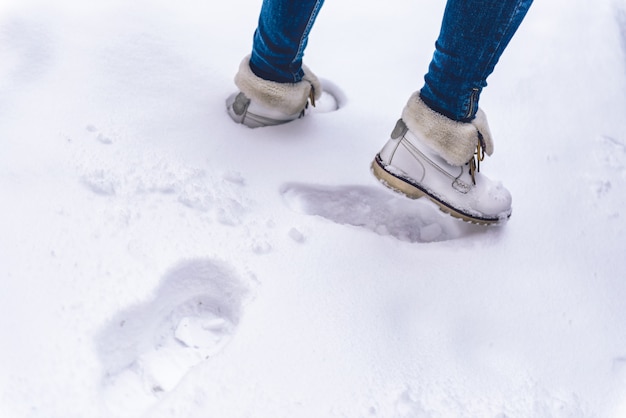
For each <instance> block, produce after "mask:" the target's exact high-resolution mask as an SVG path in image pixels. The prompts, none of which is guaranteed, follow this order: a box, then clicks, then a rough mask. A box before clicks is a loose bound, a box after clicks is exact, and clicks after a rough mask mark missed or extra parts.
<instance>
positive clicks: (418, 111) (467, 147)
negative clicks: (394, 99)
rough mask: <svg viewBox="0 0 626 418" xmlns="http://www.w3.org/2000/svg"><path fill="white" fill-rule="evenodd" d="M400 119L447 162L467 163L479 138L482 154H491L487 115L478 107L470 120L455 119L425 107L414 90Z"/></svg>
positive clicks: (491, 147)
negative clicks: (474, 115)
mask: <svg viewBox="0 0 626 418" xmlns="http://www.w3.org/2000/svg"><path fill="white" fill-rule="evenodd" d="M402 120H404V122H405V123H406V125H407V127H408V128H409V129H410V130H411V131H412V132H413V133H415V134H417V135H418V136H419V137H420V138H421V139H422V140H423V141H424V142H425V143H426V144H427V145H428V146H429V147H430V148H431V149H432V150H433V151H435V152H436V153H437V154H439V155H440V156H441V157H442V158H443V159H444V160H446V162H447V163H448V164H451V165H454V166H462V165H464V164H465V163H467V162H468V161H469V160H470V159H471V158H472V156H473V155H474V152H475V151H476V146H477V145H478V143H479V141H481V137H482V141H481V142H482V147H483V150H484V151H485V153H486V154H487V155H491V154H492V153H493V139H492V137H491V131H490V130H489V125H488V124H487V116H486V115H485V113H484V112H483V111H482V110H480V109H479V110H478V113H477V114H476V118H475V119H474V120H472V121H471V122H469V123H465V122H457V121H455V120H452V119H449V118H447V117H445V116H444V115H442V114H440V113H438V112H435V111H434V110H432V109H431V108H429V107H428V106H427V105H426V104H425V103H424V102H423V101H422V99H421V98H420V96H419V92H415V93H413V95H412V96H411V98H410V99H409V101H408V103H407V105H406V106H405V108H404V110H403V111H402Z"/></svg>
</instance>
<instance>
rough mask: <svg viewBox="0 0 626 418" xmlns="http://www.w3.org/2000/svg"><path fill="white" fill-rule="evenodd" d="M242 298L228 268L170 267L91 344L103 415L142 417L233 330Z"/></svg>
mask: <svg viewBox="0 0 626 418" xmlns="http://www.w3.org/2000/svg"><path fill="white" fill-rule="evenodd" d="M247 293H248V290H247V287H246V286H244V285H243V284H242V282H241V281H240V280H239V279H238V278H237V276H236V275H235V274H234V273H233V272H232V271H231V270H230V269H229V268H228V267H226V266H224V265H222V264H220V263H217V262H215V261H213V260H208V259H196V260H191V261H186V262H183V263H180V264H179V265H178V266H176V267H175V268H174V269H172V270H171V271H170V272H169V273H168V274H167V275H166V276H165V277H164V279H163V281H162V283H161V285H160V286H159V288H158V289H157V291H156V293H155V296H154V298H153V299H152V300H150V301H148V302H145V303H142V304H140V305H137V306H134V307H132V308H129V309H127V310H125V311H123V312H121V313H119V314H118V315H117V316H116V317H115V318H113V320H112V321H111V322H110V323H109V324H108V325H107V326H106V327H105V328H104V329H103V331H102V332H101V333H100V335H99V337H98V340H97V343H98V344H97V345H98V350H99V354H100V357H101V360H102V363H103V369H104V373H105V375H104V379H103V385H104V391H103V393H104V397H105V399H104V400H105V404H106V405H107V407H108V408H109V409H110V412H112V413H114V414H115V416H135V415H137V414H138V413H141V412H143V411H145V410H146V409H147V408H149V407H150V406H151V405H152V404H154V402H155V401H156V400H157V399H158V397H159V396H160V395H162V393H163V392H167V391H170V390H172V389H173V388H175V387H176V386H177V385H178V383H179V382H180V380H181V379H182V378H183V377H184V376H185V374H187V372H188V371H189V370H190V369H191V368H193V367H194V366H196V365H197V364H199V363H200V362H202V361H204V360H206V359H209V358H210V357H211V356H213V355H215V354H217V353H218V352H219V351H220V350H221V349H222V348H223V347H224V346H225V345H226V344H227V343H228V341H229V340H230V338H231V336H232V335H233V333H234V331H235V329H236V327H237V324H238V322H239V319H240V317H241V310H242V303H243V300H244V298H245V297H246V295H247Z"/></svg>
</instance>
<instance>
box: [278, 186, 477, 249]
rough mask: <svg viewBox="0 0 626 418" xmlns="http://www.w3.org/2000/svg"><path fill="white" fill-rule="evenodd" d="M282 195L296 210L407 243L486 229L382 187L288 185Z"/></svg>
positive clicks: (443, 238)
mask: <svg viewBox="0 0 626 418" xmlns="http://www.w3.org/2000/svg"><path fill="white" fill-rule="evenodd" d="M280 192H281V194H282V196H283V199H284V201H285V203H286V204H287V206H289V207H290V208H291V209H293V210H295V211H298V212H302V213H305V214H307V215H317V216H321V217H323V218H326V219H328V220H330V221H332V222H336V223H338V224H342V225H353V226H357V227H361V228H365V229H367V230H370V231H372V232H375V233H377V234H379V235H390V236H392V237H395V238H397V239H399V240H402V241H407V242H435V241H446V240H450V239H455V238H459V237H461V236H466V235H469V234H472V233H478V232H480V231H482V230H484V228H481V227H480V226H477V225H472V224H467V223H464V222H461V221H458V220H457V219H454V218H452V217H451V216H448V215H446V214H443V213H441V212H440V211H439V209H438V208H437V207H436V206H435V205H434V204H432V203H431V202H429V201H428V200H427V199H418V200H412V199H407V198H406V197H404V196H401V195H397V194H395V193H393V192H391V191H387V190H385V189H384V188H382V187H370V186H336V187H329V186H319V185H311V184H301V183H287V184H284V185H283V186H282V187H281V190H280Z"/></svg>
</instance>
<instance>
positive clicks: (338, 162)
mask: <svg viewBox="0 0 626 418" xmlns="http://www.w3.org/2000/svg"><path fill="white" fill-rule="evenodd" d="M259 6H260V1H258V0H233V1H229V2H219V5H218V3H216V2H208V1H199V0H178V1H166V0H160V1H147V0H136V1H132V2H129V1H121V0H113V1H106V2H105V1H99V2H96V1H82V2H80V3H79V2H74V1H71V0H58V1H47V2H44V1H43V0H42V1H32V0H20V1H18V0H15V1H11V2H7V1H6V0H3V1H2V3H1V5H0V193H1V195H2V197H1V201H2V209H1V211H2V212H1V213H2V216H0V329H1V330H2V334H3V335H2V345H1V348H0V416H2V417H38V418H39V417H42V418H43V417H45V418H51V417H59V418H61V417H63V418H68V417H81V418H84V417H136V416H146V417H497V418H504V417H592V416H594V417H623V416H626V320H625V319H624V318H625V317H626V305H625V302H624V301H625V300H626V282H625V280H624V278H625V276H626V256H625V254H626V252H625V250H626V244H625V242H626V239H625V238H626V234H625V227H626V220H625V216H626V214H623V213H622V209H623V208H624V205H625V203H626V197H625V196H626V194H625V192H624V190H625V187H626V117H625V110H626V1H624V0H619V1H601V0H598V1H594V2H589V1H583V0H567V1H566V0H550V1H538V2H536V4H535V5H534V6H533V8H532V9H531V11H530V13H529V16H528V18H527V20H526V22H524V24H523V25H522V27H521V29H520V31H519V33H518V35H517V37H516V38H515V39H514V40H513V42H512V43H511V45H510V48H509V49H508V50H507V51H506V53H505V55H504V57H503V58H502V60H501V62H500V64H499V66H498V68H497V69H496V72H495V73H494V74H493V76H492V77H491V78H490V80H489V82H490V86H489V87H488V88H487V89H486V90H485V92H484V94H483V97H482V102H481V105H482V107H483V108H484V109H485V111H486V112H487V114H488V115H489V118H490V122H491V128H492V131H493V132H494V134H495V137H496V153H495V155H494V157H493V158H490V159H488V161H486V162H485V163H484V164H483V172H484V173H486V174H487V175H489V176H491V177H492V178H498V179H501V180H502V181H503V182H504V184H505V185H506V186H507V187H508V188H509V189H510V190H511V192H512V194H513V201H514V203H513V204H514V210H513V216H512V218H511V220H510V221H509V222H508V224H507V225H505V226H503V227H495V228H493V227H492V228H484V227H478V226H474V225H468V224H464V223H462V222H460V221H457V220H455V219H453V218H451V217H449V216H447V215H445V214H443V213H440V212H439V211H438V210H437V209H436V208H435V207H434V206H433V205H431V204H429V203H427V202H424V201H410V200H407V199H404V198H402V197H399V196H396V195H394V194H393V193H391V192H389V191H387V190H386V189H384V188H383V187H381V186H380V185H379V184H378V183H377V182H376V181H375V179H374V178H373V177H372V175H371V174H370V171H369V164H370V162H371V160H372V158H373V156H374V154H375V153H376V152H377V151H378V150H379V149H380V147H381V146H382V145H383V143H384V142H385V141H386V139H387V135H388V134H389V132H390V131H391V129H392V128H393V126H394V124H395V121H396V119H397V118H398V116H399V114H400V111H401V109H402V107H403V105H404V103H405V102H406V100H407V98H408V97H409V95H410V94H411V92H412V91H414V90H415V89H417V88H419V87H420V86H421V82H422V75H423V73H424V72H425V70H426V67H427V65H428V61H429V58H430V55H431V53H432V48H433V41H434V39H435V38H436V35H437V32H438V25H439V22H440V18H441V13H442V10H443V6H444V1H442V0H439V1H433V2H418V1H413V0H390V1H386V2H373V1H372V2H368V4H366V5H364V4H363V2H362V1H358V0H343V1H328V2H327V4H326V6H325V8H324V10H322V12H321V14H320V16H319V19H318V23H317V26H316V27H315V29H314V31H313V33H312V35H311V39H310V44H309V48H308V50H307V55H306V62H307V63H308V65H309V66H310V67H311V68H313V69H314V71H315V72H316V73H317V74H318V75H319V76H321V77H324V78H327V79H329V80H331V81H332V82H333V83H335V84H336V85H337V86H339V87H340V89H341V91H342V92H343V94H344V95H345V97H344V98H343V100H342V103H341V104H342V107H341V109H340V110H338V111H336V112H333V113H326V114H316V115H310V116H308V117H305V118H304V119H301V120H298V121H296V122H294V123H291V124H289V125H285V126H279V127H274V128H266V129H257V130H250V129H247V128H245V127H242V126H239V125H235V124H233V123H232V122H231V121H230V120H229V118H228V117H227V115H226V112H225V108H224V101H225V99H226V97H227V96H228V95H229V94H230V93H231V92H232V91H233V90H234V84H233V82H232V78H233V75H234V73H235V71H236V69H237V67H238V65H239V62H240V60H241V58H242V57H243V56H244V55H245V54H247V53H248V52H249V49H250V42H251V36H252V31H253V29H254V27H255V23H256V18H257V13H258V10H259Z"/></svg>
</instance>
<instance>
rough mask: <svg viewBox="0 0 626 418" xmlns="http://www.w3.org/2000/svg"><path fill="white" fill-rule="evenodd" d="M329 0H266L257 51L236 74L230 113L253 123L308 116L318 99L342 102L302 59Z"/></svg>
mask: <svg viewBox="0 0 626 418" xmlns="http://www.w3.org/2000/svg"><path fill="white" fill-rule="evenodd" d="M323 4H324V0H263V5H262V7H261V13H260V15H259V23H258V26H257V29H256V31H255V33H254V42H253V45H252V53H251V54H250V55H249V56H247V57H245V58H244V60H243V61H242V62H241V65H240V66H239V71H238V72H237V74H236V75H235V84H236V85H237V87H238V88H239V92H238V93H235V94H233V95H231V96H230V97H229V98H228V99H227V101H226V108H227V110H228V114H229V115H230V117H231V118H232V119H233V120H234V121H235V122H237V123H241V124H244V125H246V126H248V127H250V128H256V127H262V126H271V125H278V124H282V123H287V122H290V121H292V120H294V119H298V118H299V117H301V116H302V115H304V112H305V109H306V108H307V107H308V104H309V103H311V104H312V105H313V106H315V105H316V102H317V101H318V100H319V99H321V98H322V99H323V100H322V101H323V102H326V105H325V106H324V107H325V108H326V109H336V108H337V102H336V100H335V98H334V97H332V95H330V94H324V95H323V96H322V93H323V90H322V85H321V83H320V81H319V79H318V78H317V77H316V76H315V74H314V73H313V72H312V71H311V70H310V69H309V68H307V67H306V66H305V65H303V64H302V57H303V55H304V50H305V48H306V46H307V42H308V38H309V32H310V31H311V28H312V27H313V24H314V23H315V19H316V18H317V14H318V13H319V11H320V9H321V7H322V5H323Z"/></svg>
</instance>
